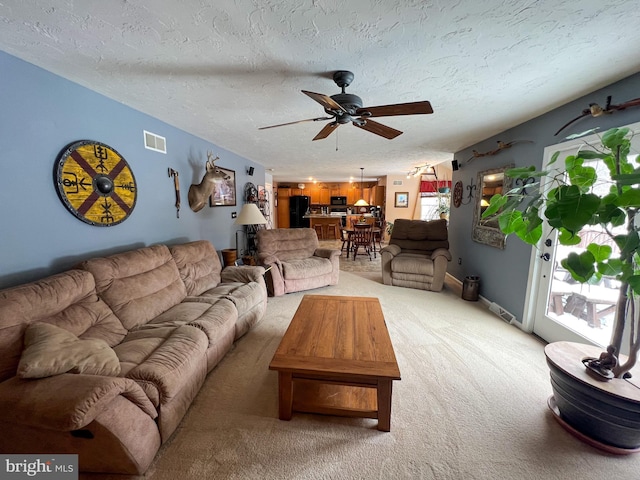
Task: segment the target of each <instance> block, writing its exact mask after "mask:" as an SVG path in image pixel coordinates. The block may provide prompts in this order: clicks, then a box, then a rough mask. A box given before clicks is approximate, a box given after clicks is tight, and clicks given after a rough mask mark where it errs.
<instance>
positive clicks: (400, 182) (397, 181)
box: [393, 180, 402, 185]
mask: <svg viewBox="0 0 640 480" xmlns="http://www.w3.org/2000/svg"><path fill="white" fill-rule="evenodd" d="M393 184H394V185H402V180H394V181H393Z"/></svg>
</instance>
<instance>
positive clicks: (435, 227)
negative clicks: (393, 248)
mask: <svg viewBox="0 0 640 480" xmlns="http://www.w3.org/2000/svg"><path fill="white" fill-rule="evenodd" d="M389 244H390V245H398V246H399V247H400V248H401V249H402V250H408V251H410V252H411V251H413V252H416V253H424V252H433V251H434V250H436V249H438V248H446V249H449V235H448V232H447V221H446V220H431V221H429V222H427V221H424V220H407V219H404V218H398V219H396V220H395V221H394V223H393V232H392V233H391V238H390V239H389Z"/></svg>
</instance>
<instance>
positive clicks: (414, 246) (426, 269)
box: [381, 219, 451, 292]
mask: <svg viewBox="0 0 640 480" xmlns="http://www.w3.org/2000/svg"><path fill="white" fill-rule="evenodd" d="M448 238H449V237H448V232H447V222H446V220H432V221H430V222H426V221H423V220H406V219H397V220H396V221H395V222H394V224H393V232H392V233H391V238H390V239H389V245H387V246H386V247H384V248H383V249H382V250H381V254H382V282H383V283H384V284H385V285H396V286H399V287H409V288H419V289H422V290H433V291H435V292H439V291H440V290H442V286H443V285H444V276H445V274H446V273H447V262H449V261H450V260H451V253H449V239H448Z"/></svg>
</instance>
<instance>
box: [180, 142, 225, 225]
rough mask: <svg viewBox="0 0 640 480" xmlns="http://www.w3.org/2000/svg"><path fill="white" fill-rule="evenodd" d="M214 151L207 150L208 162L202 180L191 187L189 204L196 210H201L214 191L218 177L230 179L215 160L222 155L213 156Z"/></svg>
mask: <svg viewBox="0 0 640 480" xmlns="http://www.w3.org/2000/svg"><path fill="white" fill-rule="evenodd" d="M212 157H213V153H212V152H207V162H206V163H205V166H206V168H207V171H206V173H205V174H204V177H202V181H201V182H200V183H199V184H197V185H196V184H195V183H194V184H192V185H191V186H190V187H189V195H188V198H189V206H190V207H191V210H193V211H194V212H199V211H200V210H202V208H203V207H204V205H205V203H206V201H207V198H209V196H210V195H211V193H212V192H213V187H214V184H215V183H216V180H217V179H222V180H228V179H229V178H230V177H229V175H227V174H225V173H224V172H223V171H222V170H220V168H218V167H217V166H216V165H215V161H216V160H219V159H220V157H216V158H212Z"/></svg>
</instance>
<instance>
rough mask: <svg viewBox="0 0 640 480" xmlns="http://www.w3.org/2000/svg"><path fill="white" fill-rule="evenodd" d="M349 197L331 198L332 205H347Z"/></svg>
mask: <svg viewBox="0 0 640 480" xmlns="http://www.w3.org/2000/svg"><path fill="white" fill-rule="evenodd" d="M346 204H347V197H331V205H346Z"/></svg>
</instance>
